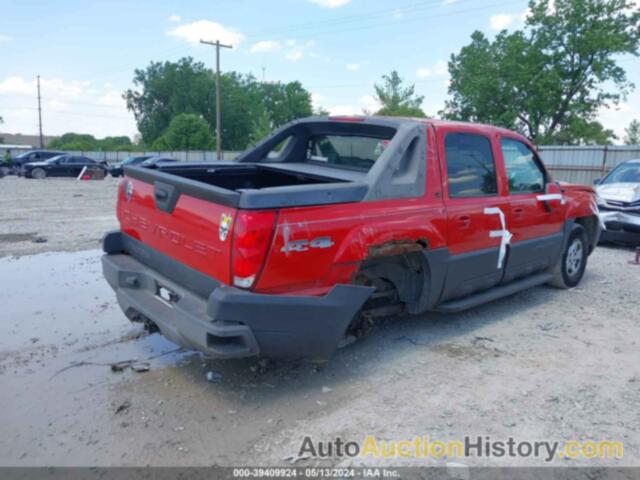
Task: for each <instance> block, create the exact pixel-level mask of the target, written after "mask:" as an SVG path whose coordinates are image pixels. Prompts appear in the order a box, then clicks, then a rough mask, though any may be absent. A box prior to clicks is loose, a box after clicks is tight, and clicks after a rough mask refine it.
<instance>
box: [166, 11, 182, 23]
mask: <svg viewBox="0 0 640 480" xmlns="http://www.w3.org/2000/svg"><path fill="white" fill-rule="evenodd" d="M180 20H182V19H181V18H180V15H176V14H175V13H174V14H173V15H169V21H170V22H179V21H180Z"/></svg>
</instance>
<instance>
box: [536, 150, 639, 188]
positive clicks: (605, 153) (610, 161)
mask: <svg viewBox="0 0 640 480" xmlns="http://www.w3.org/2000/svg"><path fill="white" fill-rule="evenodd" d="M538 152H539V153H540V156H541V157H542V160H543V161H544V163H545V165H546V166H547V168H548V169H549V170H550V171H551V174H552V175H553V178H554V179H555V180H563V181H565V182H571V183H583V184H591V183H593V181H594V180H595V179H596V178H601V177H603V176H604V175H605V174H606V173H607V172H609V171H610V170H611V169H612V168H614V167H616V166H618V165H619V164H620V163H622V162H624V161H627V160H632V159H634V158H640V145H633V146H629V147H625V146H610V145H607V146H602V145H594V146H584V147H573V146H557V145H547V146H541V147H538Z"/></svg>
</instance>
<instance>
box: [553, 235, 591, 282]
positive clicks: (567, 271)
mask: <svg viewBox="0 0 640 480" xmlns="http://www.w3.org/2000/svg"><path fill="white" fill-rule="evenodd" d="M588 257H589V239H588V237H587V232H586V230H585V229H584V227H582V226H581V225H576V226H575V227H574V228H573V230H572V231H571V235H569V241H568V242H567V245H566V246H565V248H564V251H563V252H562V258H561V259H560V262H558V264H557V265H556V266H555V267H554V269H553V272H552V273H553V279H551V281H550V282H549V285H551V286H553V287H556V288H564V289H567V288H573V287H575V286H576V285H578V284H579V283H580V280H582V277H583V275H584V271H585V269H586V268H587V259H588Z"/></svg>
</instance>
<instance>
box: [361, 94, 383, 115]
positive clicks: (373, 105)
mask: <svg viewBox="0 0 640 480" xmlns="http://www.w3.org/2000/svg"><path fill="white" fill-rule="evenodd" d="M360 104H361V105H362V109H363V110H364V111H366V112H367V113H370V114H374V113H375V112H377V111H378V110H380V109H381V108H382V105H380V102H378V100H376V98H375V97H374V96H373V95H363V96H362V97H360Z"/></svg>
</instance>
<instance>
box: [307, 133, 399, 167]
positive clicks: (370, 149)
mask: <svg viewBox="0 0 640 480" xmlns="http://www.w3.org/2000/svg"><path fill="white" fill-rule="evenodd" d="M390 140H391V138H390V137H389V138H378V137H359V136H352V135H348V136H347V135H317V136H313V137H311V138H309V143H308V146H307V161H310V162H323V163H327V164H329V165H336V166H344V167H347V168H357V169H358V170H369V169H370V168H371V166H372V165H373V164H374V163H375V161H376V160H378V158H379V157H380V155H382V152H384V149H385V148H386V147H387V145H388V144H389V141H390Z"/></svg>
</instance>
